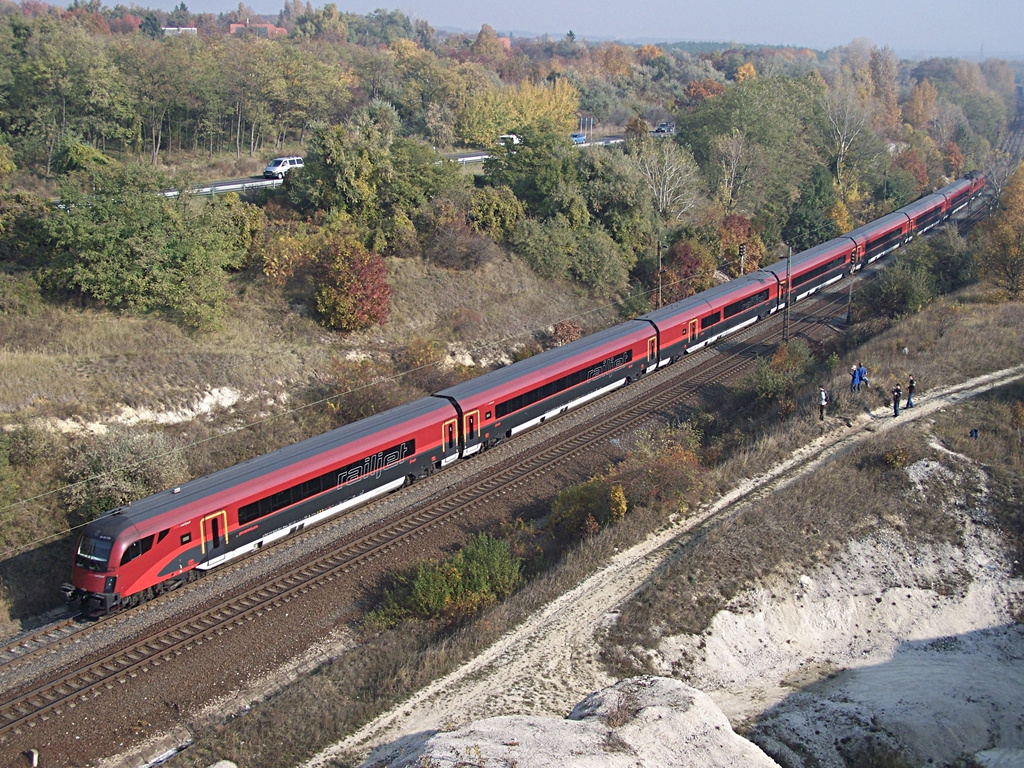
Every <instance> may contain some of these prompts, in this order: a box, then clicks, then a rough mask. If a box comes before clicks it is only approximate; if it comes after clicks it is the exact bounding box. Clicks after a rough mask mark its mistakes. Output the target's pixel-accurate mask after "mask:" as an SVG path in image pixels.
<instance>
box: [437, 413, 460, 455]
mask: <svg viewBox="0 0 1024 768" xmlns="http://www.w3.org/2000/svg"><path fill="white" fill-rule="evenodd" d="M458 426H459V420H458V419H449V420H448V421H446V422H445V423H444V424H442V425H441V466H442V467H444V466H447V465H448V464H449V463H451V462H453V461H455V459H457V458H458V457H459V437H458Z"/></svg>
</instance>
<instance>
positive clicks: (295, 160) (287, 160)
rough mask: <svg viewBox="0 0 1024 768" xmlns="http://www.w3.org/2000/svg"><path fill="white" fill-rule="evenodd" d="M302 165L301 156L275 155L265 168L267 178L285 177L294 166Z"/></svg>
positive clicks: (264, 175) (264, 172) (299, 166)
mask: <svg viewBox="0 0 1024 768" xmlns="http://www.w3.org/2000/svg"><path fill="white" fill-rule="evenodd" d="M301 167H302V158H301V157H295V156H290V157H275V158H274V159H273V160H271V161H270V164H269V165H268V166H267V167H266V168H264V169H263V178H265V179H283V178H284V175H285V174H286V173H288V171H290V170H292V169H293V168H301Z"/></svg>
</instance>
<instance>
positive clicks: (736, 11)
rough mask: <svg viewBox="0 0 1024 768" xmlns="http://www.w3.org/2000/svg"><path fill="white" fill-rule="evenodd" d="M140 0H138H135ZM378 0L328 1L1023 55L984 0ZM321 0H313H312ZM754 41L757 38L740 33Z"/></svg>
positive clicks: (272, 4)
mask: <svg viewBox="0 0 1024 768" xmlns="http://www.w3.org/2000/svg"><path fill="white" fill-rule="evenodd" d="M144 1H145V0H143V2H144ZM179 2H180V0H154V2H152V3H150V4H148V5H145V6H142V5H141V4H140V7H150V8H155V9H159V10H163V11H171V10H173V9H174V7H175V6H177V5H178V3H179ZM413 2H414V4H407V5H406V7H401V6H390V7H387V6H384V5H383V4H382V3H381V2H380V0H349V2H347V3H344V2H338V3H337V6H338V9H339V10H340V11H342V12H344V13H359V14H368V13H372V12H373V11H374V10H378V9H381V8H383V9H384V10H387V11H391V10H398V11H401V12H403V13H405V14H407V15H408V16H410V17H411V18H413V19H422V20H423V21H426V22H427V23H428V24H430V25H431V26H432V27H434V28H435V29H438V30H443V31H446V32H460V33H463V34H470V35H473V34H476V33H477V32H479V31H480V27H481V26H483V25H484V24H488V25H490V26H491V27H493V28H494V29H495V31H497V32H498V33H499V34H502V35H510V34H511V35H513V36H517V37H519V36H522V37H530V38H537V37H544V36H545V35H547V36H550V37H552V38H553V39H559V38H562V37H564V36H565V35H566V34H567V33H568V32H569V31H572V32H573V33H574V34H575V36H576V37H577V38H579V39H584V40H587V41H590V42H604V41H620V42H623V43H630V44H642V43H666V44H668V43H678V42H697V43H699V42H726V41H736V42H735V44H737V45H744V46H747V47H756V46H760V45H767V46H785V47H794V48H810V49H813V50H817V51H827V50H830V49H832V48H836V47H839V46H844V45H849V44H850V43H851V42H852V41H854V40H857V39H865V40H868V41H870V42H871V43H872V44H873V45H875V46H877V47H879V48H881V47H886V46H888V47H889V48H891V49H892V50H893V51H894V52H895V53H896V54H897V55H898V56H900V57H901V58H906V59H920V58H930V57H933V56H955V57H957V58H962V59H970V60H975V61H977V60H981V59H989V58H1000V59H1011V60H1015V61H1018V60H1024V35H1022V30H1024V3H1022V2H1020V0H990V2H989V3H987V4H986V6H985V8H984V10H983V11H979V10H977V9H975V8H972V7H970V6H969V5H967V4H965V3H963V2H962V0H904V2H902V3H894V2H892V0H862V2H861V3H858V4H856V7H853V4H851V3H848V2H839V1H838V0H789V1H788V2H786V3H779V4H770V3H765V2H764V0H760V2H759V0H721V2H720V3H719V4H718V5H716V6H715V8H714V11H713V12H709V10H708V7H707V5H706V4H704V3H697V2H694V1H693V0H648V1H647V2H646V3H643V4H639V5H636V6H630V7H629V8H628V11H625V12H624V11H623V10H622V6H621V4H620V3H615V4H613V3H610V2H602V0H596V2H592V3H590V4H589V5H587V6H579V7H578V6H572V5H568V4H564V5H563V4H558V5H555V4H551V3H549V2H544V1H543V0H517V2H515V3H509V4H500V5H490V6H483V5H482V4H479V3H476V2H471V1H470V0H426V2H424V0H418V1H417V0H413ZM185 4H186V6H187V7H188V9H189V10H190V11H191V12H192V13H213V14H220V13H228V12H230V11H233V10H236V9H237V8H238V6H239V3H238V0H203V1H202V2H194V3H189V2H188V0H186V2H185ZM245 5H246V6H248V7H249V8H251V9H252V10H253V11H255V12H256V13H257V14H259V15H261V16H274V17H276V16H277V15H278V14H279V13H280V12H281V9H282V8H283V7H284V0H250V2H247V3H245ZM324 5H326V2H314V3H313V7H315V8H321V7H323V6H324ZM745 40H747V41H749V40H756V41H757V42H740V41H745Z"/></svg>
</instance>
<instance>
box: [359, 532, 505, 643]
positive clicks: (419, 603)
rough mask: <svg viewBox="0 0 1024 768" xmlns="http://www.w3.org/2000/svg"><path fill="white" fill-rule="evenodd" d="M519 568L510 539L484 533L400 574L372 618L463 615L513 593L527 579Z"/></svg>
mask: <svg viewBox="0 0 1024 768" xmlns="http://www.w3.org/2000/svg"><path fill="white" fill-rule="evenodd" d="M520 569H521V560H520V558H518V557H516V556H515V555H513V554H512V548H511V546H510V545H509V543H508V542H507V541H504V540H502V539H497V538H494V537H493V536H490V535H488V534H486V533H482V534H479V535H477V536H473V537H471V538H470V539H469V540H468V541H467V542H466V545H465V546H464V547H463V548H462V549H461V550H459V551H458V552H456V553H455V554H454V555H452V556H451V557H449V558H447V559H445V560H443V561H441V562H433V561H427V562H421V563H418V564H417V565H415V566H413V568H411V569H410V570H409V571H407V572H405V573H404V574H401V575H399V576H396V577H395V579H394V582H393V584H392V586H391V587H390V588H389V589H388V590H386V591H385V593H384V600H383V604H382V606H381V607H380V608H379V609H377V610H375V611H372V612H371V613H370V616H369V618H370V620H371V621H372V622H374V623H376V624H378V625H380V626H383V627H387V626H393V625H395V624H397V623H399V622H400V621H403V620H405V619H410V618H412V619H420V620H443V621H446V622H453V621H457V620H461V619H464V618H466V617H468V616H471V615H472V614H474V613H476V612H478V611H479V610H481V609H482V608H486V607H487V606H490V605H493V604H494V603H496V602H497V601H498V600H501V599H504V598H505V597H508V596H509V595H510V594H512V592H513V591H515V589H516V588H517V587H518V586H519V584H520V582H521V581H522V575H521V570H520Z"/></svg>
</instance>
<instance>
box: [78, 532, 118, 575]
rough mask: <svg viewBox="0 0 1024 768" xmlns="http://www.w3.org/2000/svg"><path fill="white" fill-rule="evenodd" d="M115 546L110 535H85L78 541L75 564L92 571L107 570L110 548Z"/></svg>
mask: <svg viewBox="0 0 1024 768" xmlns="http://www.w3.org/2000/svg"><path fill="white" fill-rule="evenodd" d="M113 546H114V540H113V539H111V538H109V537H106V536H105V537H102V538H93V537H92V536H83V537H82V540H81V541H80V542H79V543H78V554H77V556H76V557H75V564H76V565H78V567H79V568H86V569H88V570H90V571H105V570H107V561H108V560H109V559H110V550H111V549H112V548H113Z"/></svg>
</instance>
